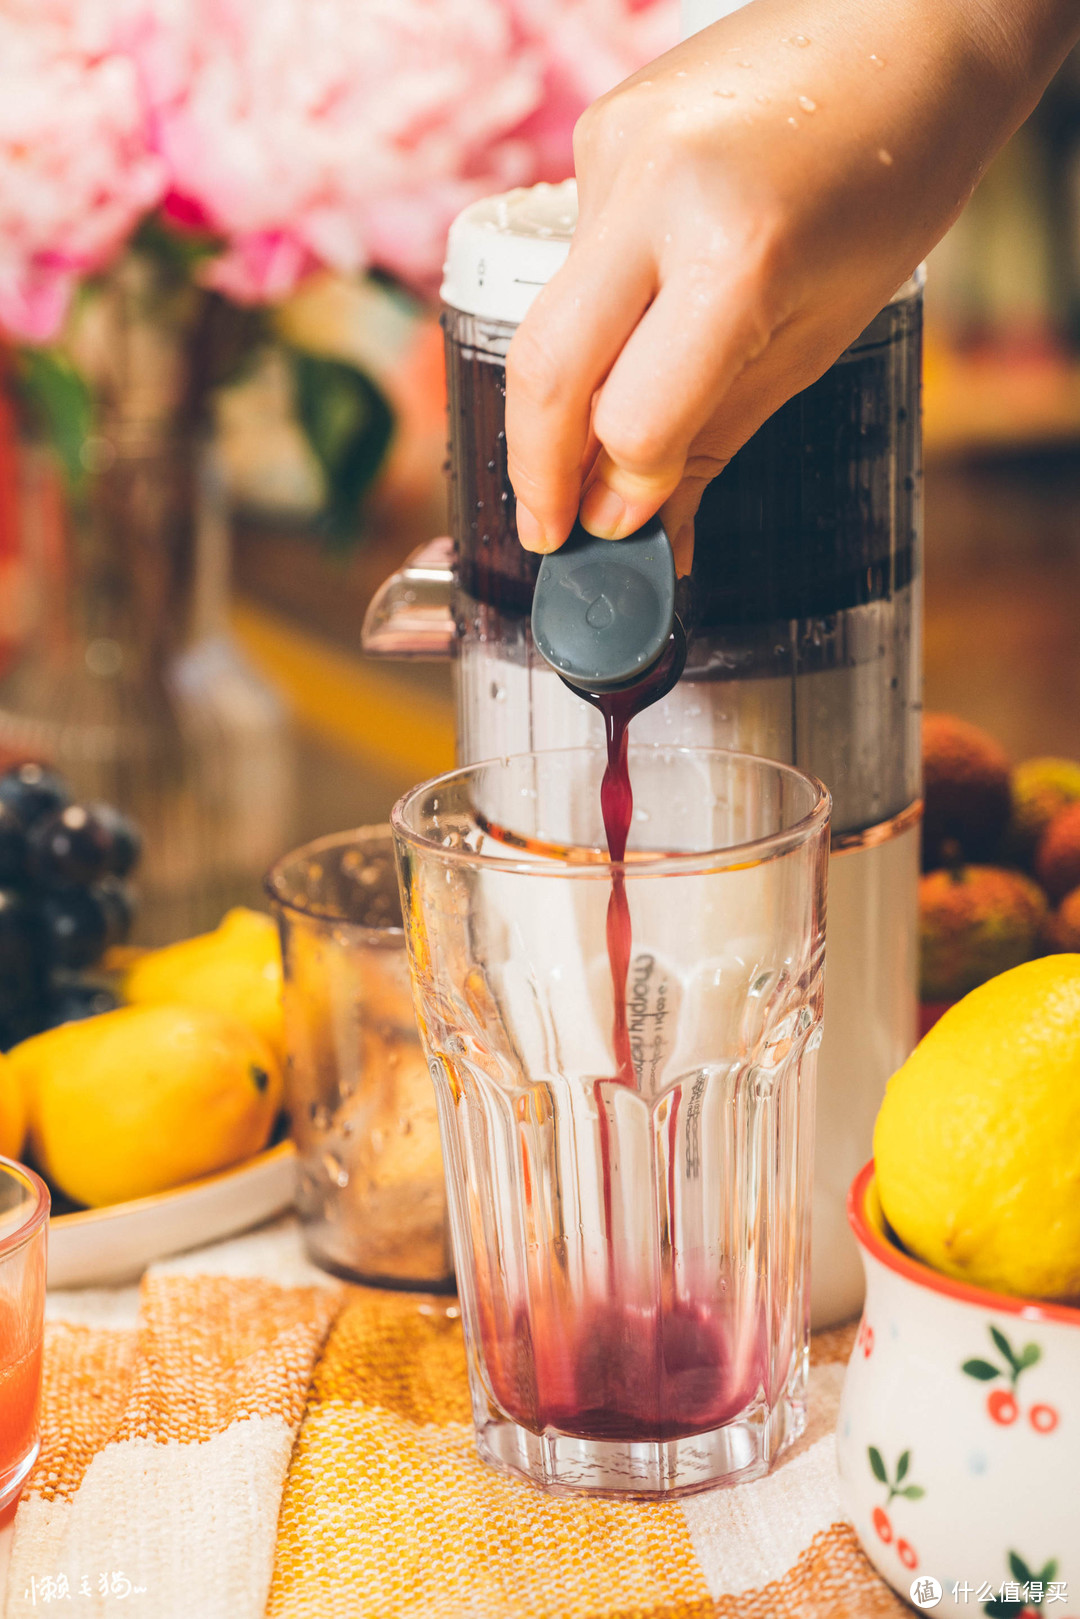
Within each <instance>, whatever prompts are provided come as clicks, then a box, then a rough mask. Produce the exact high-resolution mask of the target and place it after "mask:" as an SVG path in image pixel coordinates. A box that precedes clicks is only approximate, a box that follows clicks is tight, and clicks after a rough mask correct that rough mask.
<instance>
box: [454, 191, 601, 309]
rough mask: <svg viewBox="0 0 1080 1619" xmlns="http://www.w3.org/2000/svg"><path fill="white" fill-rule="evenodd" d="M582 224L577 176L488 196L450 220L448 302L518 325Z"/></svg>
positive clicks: (564, 256)
mask: <svg viewBox="0 0 1080 1619" xmlns="http://www.w3.org/2000/svg"><path fill="white" fill-rule="evenodd" d="M576 224H577V182H576V181H575V180H563V181H562V182H561V184H559V185H546V184H542V185H535V186H519V187H518V189H517V190H516V191H505V192H503V193H502V194H501V195H500V196H497V197H481V198H480V200H479V202H474V203H471V204H470V206H469V207H468V208H466V209H465V210H464V211H463V212H462V213H460V214H458V216H457V218H456V219H455V220H454V223H453V224H452V225H451V226H450V235H449V238H448V240H447V244H446V263H445V265H444V266H443V284H442V298H443V302H444V303H447V304H449V305H450V306H451V307H452V308H454V309H460V310H463V311H464V313H465V314H467V315H480V316H483V317H485V318H486V319H488V320H504V321H507V322H508V323H509V324H511V325H517V324H518V322H519V321H522V320H524V318H525V315H526V313H527V311H528V308H529V305H530V304H531V303H532V301H533V299H534V298H535V297H536V294H537V293H538V292H539V291H540V288H541V287H543V286H546V285H547V283H548V282H549V281H550V280H551V277H552V276H553V275H554V274H555V272H556V270H558V269H559V268H560V266H561V265H562V264H563V263H564V261H565V259H566V255H567V253H568V252H569V251H570V239H571V237H572V236H573V234H574V226H575V225H576Z"/></svg>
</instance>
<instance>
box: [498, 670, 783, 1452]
mask: <svg viewBox="0 0 1080 1619" xmlns="http://www.w3.org/2000/svg"><path fill="white" fill-rule="evenodd" d="M660 678H662V675H661V674H660V673H655V674H653V675H652V676H651V677H647V678H646V680H644V681H642V682H640V683H639V684H638V686H636V687H634V688H631V689H630V690H627V691H621V692H614V693H605V694H603V695H594V696H591V697H590V699H589V700H590V701H591V702H592V703H594V704H595V706H596V707H597V708H599V709H600V711H601V713H602V714H603V716H604V725H605V732H606V739H607V769H606V770H605V772H604V779H603V783H602V786H601V789H600V803H601V811H602V814H603V820H604V831H605V833H606V836H607V842H608V855H609V858H610V860H611V863H612V870H611V894H610V897H609V899H608V908H607V950H608V960H609V963H610V969H611V988H612V996H613V1001H614V1011H613V1027H612V1043H613V1046H614V1053H615V1073H614V1074H613V1075H611V1076H607V1077H604V1078H601V1079H598V1080H596V1081H595V1082H594V1096H595V1100H596V1113H597V1122H598V1129H599V1136H600V1154H601V1170H602V1183H603V1201H604V1228H605V1237H606V1244H607V1256H608V1263H607V1286H606V1290H605V1291H604V1293H603V1294H600V1295H598V1294H596V1293H595V1292H592V1293H587V1294H585V1295H584V1296H581V1295H580V1294H579V1292H578V1291H577V1289H576V1288H575V1286H574V1284H568V1283H566V1280H565V1278H563V1284H564V1285H563V1286H562V1287H561V1288H556V1289H555V1290H553V1291H549V1293H548V1296H547V1299H546V1300H545V1303H544V1306H543V1307H542V1308H537V1307H536V1305H535V1304H534V1306H533V1308H531V1309H530V1310H528V1311H526V1310H517V1311H515V1312H514V1313H513V1314H512V1315H511V1316H510V1317H509V1318H508V1319H507V1318H504V1320H503V1321H502V1322H501V1323H497V1322H496V1321H495V1320H494V1319H492V1318H490V1317H489V1318H488V1319H487V1320H486V1321H485V1322H484V1324H483V1328H482V1330H483V1336H484V1342H485V1362H486V1365H487V1370H488V1375H489V1377H490V1378H491V1383H492V1389H493V1392H494V1394H495V1396H496V1398H497V1400H498V1401H499V1403H500V1405H501V1406H502V1407H503V1409H504V1410H505V1411H507V1412H508V1413H509V1414H510V1415H512V1416H513V1417H514V1418H515V1420H517V1421H519V1422H521V1423H523V1424H524V1425H525V1426H526V1427H528V1428H530V1429H532V1430H533V1431H536V1432H539V1431H542V1430H543V1429H545V1428H554V1429H557V1430H559V1431H560V1432H563V1433H570V1434H575V1435H580V1436H581V1437H583V1438H587V1439H605V1440H612V1441H617V1440H618V1441H629V1442H638V1441H643V1440H644V1441H648V1440H668V1439H677V1438H683V1437H688V1436H689V1435H691V1434H695V1433H703V1432H706V1431H708V1430H710V1429H713V1428H718V1427H720V1426H721V1425H722V1424H723V1423H725V1422H728V1421H730V1420H731V1419H732V1418H733V1417H734V1416H736V1415H737V1414H738V1413H739V1412H740V1411H742V1410H743V1409H744V1408H745V1407H746V1406H747V1405H748V1404H749V1403H750V1401H751V1400H753V1398H754V1396H755V1394H756V1392H757V1390H758V1388H759V1387H760V1386H761V1382H762V1379H763V1377H764V1372H765V1365H766V1360H765V1353H764V1341H763V1323H762V1321H761V1319H760V1318H759V1316H758V1314H757V1313H756V1307H755V1308H754V1309H752V1310H751V1312H750V1313H749V1314H745V1313H741V1312H740V1311H739V1310H738V1309H737V1307H733V1305H732V1304H731V1303H730V1302H728V1301H725V1300H724V1298H723V1293H722V1285H721V1281H720V1278H719V1277H717V1279H716V1285H715V1287H714V1288H710V1290H709V1292H708V1294H707V1295H706V1296H705V1297H703V1298H701V1299H700V1300H694V1299H687V1298H685V1297H681V1296H678V1295H677V1294H676V1293H675V1291H674V1288H673V1287H672V1286H671V1284H670V1279H669V1273H670V1264H669V1262H667V1261H665V1262H664V1263H662V1265H661V1273H662V1277H661V1280H660V1282H659V1288H660V1296H659V1297H656V1298H654V1299H651V1300H647V1301H643V1300H642V1297H641V1287H640V1279H639V1278H635V1277H633V1276H621V1275H620V1273H619V1272H620V1267H619V1251H618V1247H617V1244H616V1241H615V1220H614V1213H615V1211H614V1207H613V1201H614V1200H613V1165H612V1142H611V1121H610V1119H609V1116H608V1102H607V1098H606V1097H605V1095H604V1087H605V1086H606V1085H609V1084H615V1085H620V1086H624V1087H626V1088H627V1089H630V1090H636V1089H637V1083H638V1079H637V1073H636V1071H635V1067H634V1058H633V1049H632V1045H631V1040H630V1033H629V1028H628V1023H627V1008H626V987H627V978H628V975H629V969H630V958H631V954H632V951H633V931H632V927H631V920H630V907H629V901H628V898H627V893H626V879H625V872H624V870H623V861H624V859H625V856H626V844H627V839H628V837H629V832H630V823H631V818H632V816H633V808H634V798H633V790H632V787H631V783H630V772H629V762H628V749H627V739H628V730H629V726H630V722H631V721H632V720H633V718H634V716H635V715H636V714H638V713H640V712H641V710H642V709H643V708H646V707H648V706H649V703H650V702H651V701H652V700H653V693H654V692H655V690H656V686H657V684H658V683H659V680H660ZM680 1100H681V1092H680V1091H679V1090H675V1091H674V1092H673V1093H672V1095H671V1099H670V1104H669V1105H670V1113H669V1117H668V1172H667V1188H666V1189H667V1203H668V1220H669V1230H668V1242H669V1243H670V1244H671V1245H672V1247H674V1244H675V1232H674V1229H673V1221H674V1213H675V1206H676V1204H675V1183H676V1178H677V1175H676V1167H675V1159H676V1147H677V1141H678V1115H679V1102H680Z"/></svg>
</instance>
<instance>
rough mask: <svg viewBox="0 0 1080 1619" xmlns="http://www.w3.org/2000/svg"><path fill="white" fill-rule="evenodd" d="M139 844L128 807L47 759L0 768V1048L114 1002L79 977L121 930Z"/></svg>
mask: <svg viewBox="0 0 1080 1619" xmlns="http://www.w3.org/2000/svg"><path fill="white" fill-rule="evenodd" d="M139 852H140V840H139V834H138V831H137V829H136V827H135V826H134V824H133V823H132V822H131V821H130V820H129V819H128V817H127V816H126V815H122V814H121V813H120V811H119V810H116V809H113V808H112V807H111V805H108V804H75V803H73V802H72V798H71V793H70V792H69V790H68V787H67V784H66V783H65V782H64V780H63V779H62V778H61V777H60V776H58V775H57V774H56V773H55V772H54V771H52V770H48V769H46V768H45V766H44V765H40V764H22V765H16V766H15V767H14V768H13V769H11V770H8V771H7V772H5V773H4V774H3V775H0V1051H5V1050H7V1049H8V1047H10V1046H13V1045H15V1044H16V1043H17V1042H18V1041H19V1040H25V1039H26V1038H27V1037H28V1036H29V1035H31V1034H37V1033H39V1032H40V1031H41V1030H42V1029H46V1028H51V1027H53V1026H54V1025H55V1024H58V1023H67V1022H69V1021H70V1020H71V1019H73V1018H81V1017H91V1016H93V1015H94V1013H96V1012H105V1011H108V1010H110V1008H111V1007H112V1006H113V1005H115V1000H114V999H113V997H112V996H111V994H110V992H109V991H108V989H106V988H104V987H103V986H102V985H101V984H98V983H95V982H94V981H93V980H92V979H89V978H86V977H85V976H83V975H84V974H85V973H86V969H87V968H90V967H92V966H93V965H94V964H95V962H97V961H99V960H100V959H101V956H102V955H103V954H104V952H105V951H106V950H107V949H108V948H109V946H110V945H114V944H121V943H122V942H123V941H124V940H125V939H126V938H127V936H128V932H129V931H130V928H131V922H132V916H133V913H134V903H133V899H132V894H131V888H130V886H129V884H128V882H127V881H126V879H127V878H128V877H129V876H130V875H131V873H132V871H133V870H134V868H135V865H136V863H137V861H138V859H139Z"/></svg>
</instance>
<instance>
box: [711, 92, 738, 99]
mask: <svg viewBox="0 0 1080 1619" xmlns="http://www.w3.org/2000/svg"><path fill="white" fill-rule="evenodd" d="M713 95H714V96H719V97H720V98H721V100H723V101H734V99H735V92H734V90H714V91H713Z"/></svg>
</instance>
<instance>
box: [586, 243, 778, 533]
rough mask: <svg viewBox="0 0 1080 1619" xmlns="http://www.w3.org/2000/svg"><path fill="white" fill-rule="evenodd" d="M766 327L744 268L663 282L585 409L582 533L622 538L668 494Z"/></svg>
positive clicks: (761, 343) (707, 270) (705, 270)
mask: <svg viewBox="0 0 1080 1619" xmlns="http://www.w3.org/2000/svg"><path fill="white" fill-rule="evenodd" d="M771 331H772V323H771V322H769V321H767V320H766V319H764V318H763V316H762V314H761V305H760V301H759V297H758V294H757V292H756V284H755V283H754V281H753V280H752V279H751V278H750V276H749V275H744V276H743V277H742V278H741V279H740V280H738V281H736V280H735V279H734V278H732V277H731V276H727V275H723V274H722V273H718V272H717V270H716V268H715V267H711V266H704V267H702V269H701V270H700V271H698V270H692V271H690V272H686V273H682V274H679V273H677V274H676V275H674V276H673V277H672V278H671V279H670V280H668V281H666V282H665V283H664V285H663V287H662V288H661V290H660V292H659V293H658V295H657V297H656V299H655V300H654V302H653V303H652V304H651V305H650V307H649V309H648V311H647V312H646V314H645V315H644V316H643V318H642V319H641V321H640V322H639V323H638V325H637V328H636V330H635V331H634V332H633V334H632V335H631V336H630V337H629V339H628V340H627V342H626V344H625V346H624V348H623V350H622V352H621V353H620V354H619V357H618V359H617V360H616V361H615V363H614V364H613V366H612V368H611V371H610V373H609V375H608V377H607V380H606V381H605V382H604V385H603V387H602V388H601V390H600V396H599V399H598V400H597V403H596V407H595V410H594V413H593V426H594V429H595V431H596V434H597V437H598V438H599V441H600V444H601V450H600V454H599V456H598V457H597V460H596V463H595V466H594V468H593V472H592V475H591V477H590V479H589V482H588V487H587V490H586V492H585V495H584V498H583V500H582V505H581V520H582V522H583V524H584V525H585V527H586V528H587V529H589V531H590V532H591V533H593V534H597V535H599V536H601V537H603V538H605V539H610V540H614V539H623V538H625V536H626V535H628V534H632V533H633V532H634V530H635V529H637V528H640V527H641V525H642V524H643V523H645V522H647V521H648V519H649V518H650V517H652V516H653V514H654V513H655V512H656V511H658V510H659V509H660V507H661V506H662V505H663V503H664V502H665V501H666V500H668V499H669V497H670V496H671V495H673V494H674V492H675V490H676V489H677V488H678V486H679V484H680V482H681V481H682V479H683V475H684V471H685V468H686V462H687V457H688V456H689V454H690V449H691V446H692V444H693V443H694V440H695V439H696V438H697V436H698V434H699V433H700V432H701V431H702V429H703V428H704V427H705V425H706V423H707V422H709V420H710V419H711V418H712V417H714V416H715V414H716V412H717V409H718V407H719V406H720V404H721V402H722V401H723V399H724V397H725V395H726V394H727V393H728V391H729V389H730V388H731V387H732V385H733V383H734V382H735V380H736V378H737V377H738V376H739V375H740V373H741V372H742V371H743V370H744V369H745V368H746V366H747V365H748V364H749V363H750V362H751V361H752V360H753V359H754V358H755V356H756V355H758V354H759V353H761V351H762V350H763V349H764V348H765V347H766V345H767V343H768V341H769V338H770V335H771Z"/></svg>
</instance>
